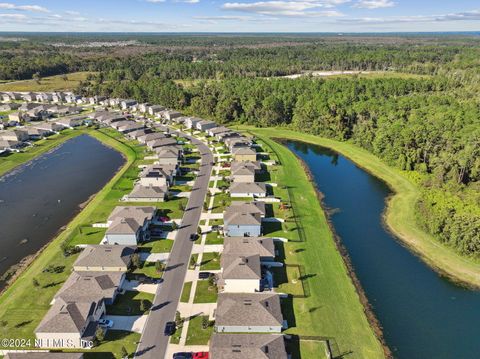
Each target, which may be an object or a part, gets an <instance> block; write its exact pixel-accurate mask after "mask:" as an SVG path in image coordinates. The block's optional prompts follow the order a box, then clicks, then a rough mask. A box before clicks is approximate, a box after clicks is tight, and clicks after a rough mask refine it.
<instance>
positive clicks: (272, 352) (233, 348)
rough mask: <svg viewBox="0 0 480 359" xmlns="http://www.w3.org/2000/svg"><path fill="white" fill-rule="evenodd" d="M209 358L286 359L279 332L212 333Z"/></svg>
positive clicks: (281, 336) (283, 343) (283, 341)
mask: <svg viewBox="0 0 480 359" xmlns="http://www.w3.org/2000/svg"><path fill="white" fill-rule="evenodd" d="M209 345H210V346H209V355H210V358H211V359H247V358H248V359H287V358H288V355H287V352H286V350H285V340H284V339H283V335H281V334H258V333H255V334H220V333H213V335H212V336H211V338H210V343H209Z"/></svg>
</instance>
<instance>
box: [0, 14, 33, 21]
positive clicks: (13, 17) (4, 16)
mask: <svg viewBox="0 0 480 359" xmlns="http://www.w3.org/2000/svg"><path fill="white" fill-rule="evenodd" d="M0 18H2V19H7V20H16V21H19V20H26V19H28V17H27V16H26V15H23V14H0Z"/></svg>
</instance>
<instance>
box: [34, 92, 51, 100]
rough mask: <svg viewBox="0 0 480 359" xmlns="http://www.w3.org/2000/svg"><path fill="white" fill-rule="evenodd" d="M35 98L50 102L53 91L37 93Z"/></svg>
mask: <svg viewBox="0 0 480 359" xmlns="http://www.w3.org/2000/svg"><path fill="white" fill-rule="evenodd" d="M35 100H36V101H37V102H50V101H52V93H48V92H39V93H37V94H36V95H35Z"/></svg>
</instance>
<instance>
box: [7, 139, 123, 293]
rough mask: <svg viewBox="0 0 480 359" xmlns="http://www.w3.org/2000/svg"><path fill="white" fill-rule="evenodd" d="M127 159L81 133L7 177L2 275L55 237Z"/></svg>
mask: <svg viewBox="0 0 480 359" xmlns="http://www.w3.org/2000/svg"><path fill="white" fill-rule="evenodd" d="M0 161H1V159H0ZM123 163H124V159H123V157H122V155H121V154H120V153H118V152H117V151H115V150H113V149H111V148H109V147H107V146H105V145H103V144H102V143H101V142H99V141H97V140H96V139H94V138H92V137H90V136H87V135H80V136H78V137H75V138H73V139H71V140H69V141H67V142H65V143H63V144H62V145H61V146H59V147H57V148H56V149H54V150H52V151H50V152H48V153H46V154H44V155H42V156H40V157H38V158H36V159H35V160H33V161H31V162H29V163H28V164H26V165H24V166H21V167H19V168H18V169H17V170H15V171H14V172H10V173H9V174H7V175H5V176H3V177H1V178H0V276H1V275H2V274H3V273H5V272H6V271H7V270H8V268H10V267H11V266H12V265H14V264H16V263H18V262H19V261H20V260H21V259H22V258H24V257H26V256H28V255H30V254H33V253H35V252H36V251H38V250H39V249H40V248H41V247H42V246H43V245H45V244H46V243H47V242H48V241H49V240H51V239H52V237H53V236H54V235H55V234H56V233H57V232H58V231H59V229H60V228H61V227H62V226H64V225H66V224H67V223H68V222H69V220H70V219H71V218H72V217H73V216H74V215H75V214H76V213H77V212H78V211H79V205H81V204H82V203H84V202H85V201H86V200H88V198H89V197H90V196H91V195H92V194H94V193H96V192H98V191H99V190H100V189H101V188H102V187H103V186H104V185H105V184H106V183H107V182H108V181H109V180H110V179H111V178H112V177H113V176H114V174H115V172H116V171H117V169H118V168H119V167H120V166H121V165H122V164H123ZM2 284H3V285H4V283H2V282H0V288H1V287H2Z"/></svg>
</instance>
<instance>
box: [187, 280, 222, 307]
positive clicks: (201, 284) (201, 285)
mask: <svg viewBox="0 0 480 359" xmlns="http://www.w3.org/2000/svg"><path fill="white" fill-rule="evenodd" d="M209 282H210V281H209V280H207V279H204V280H199V281H197V290H196V291H195V297H194V298H193V302H194V303H216V302H217V296H218V294H217V288H216V287H215V286H214V285H210V283H209Z"/></svg>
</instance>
